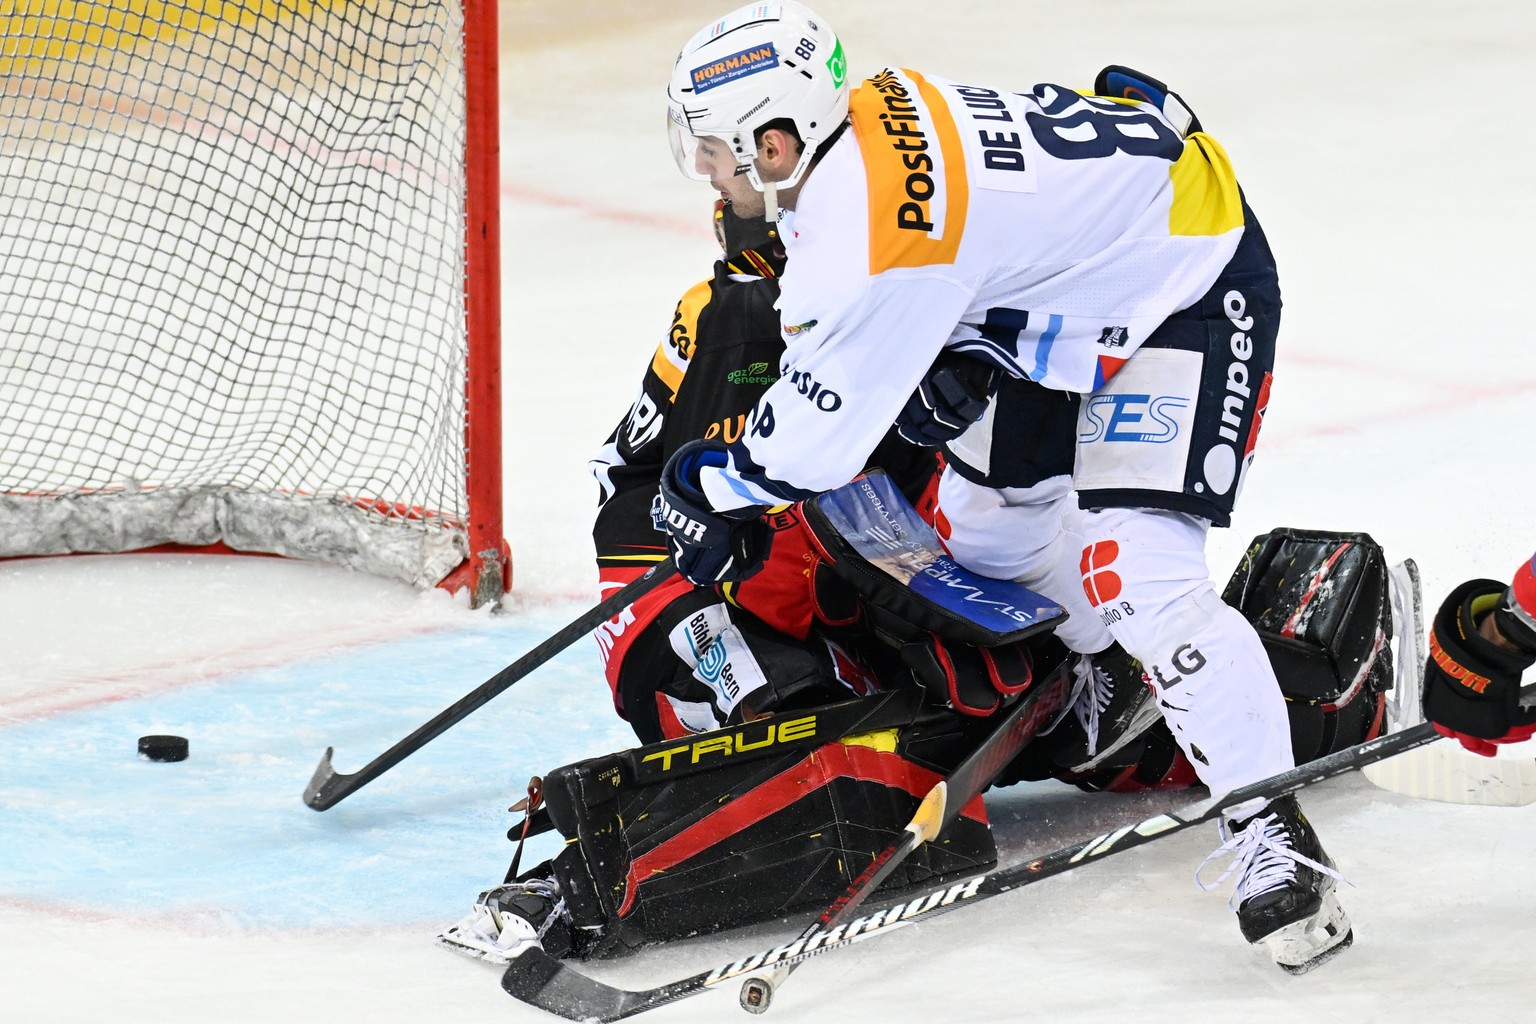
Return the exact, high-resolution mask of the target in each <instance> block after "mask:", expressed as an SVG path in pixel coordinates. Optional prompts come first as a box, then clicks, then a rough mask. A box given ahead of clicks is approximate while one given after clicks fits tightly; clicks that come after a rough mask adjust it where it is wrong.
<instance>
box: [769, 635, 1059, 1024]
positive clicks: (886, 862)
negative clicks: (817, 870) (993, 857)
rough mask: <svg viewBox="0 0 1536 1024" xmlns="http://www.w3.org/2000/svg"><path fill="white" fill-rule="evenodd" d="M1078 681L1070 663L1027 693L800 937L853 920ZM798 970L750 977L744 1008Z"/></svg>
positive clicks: (1048, 719) (1049, 717) (1055, 711)
mask: <svg viewBox="0 0 1536 1024" xmlns="http://www.w3.org/2000/svg"><path fill="white" fill-rule="evenodd" d="M1072 680H1073V676H1072V666H1071V663H1070V662H1066V663H1063V664H1062V665H1061V667H1060V668H1058V669H1057V670H1056V671H1054V672H1052V673H1051V674H1050V676H1049V677H1048V678H1046V679H1045V680H1044V681H1042V682H1041V683H1040V684H1039V685H1038V686H1035V687H1033V688H1032V689H1031V690H1030V691H1029V692H1028V693H1026V694H1025V695H1024V697H1023V698H1022V699H1021V700H1019V702H1018V703H1017V704H1016V705H1014V708H1013V710H1012V711H1010V712H1008V714H1007V716H1006V717H1005V718H1004V719H1003V721H1001V722H999V723H998V724H997V726H996V727H995V728H994V729H993V730H992V731H991V732H990V733H988V734H987V737H986V739H984V740H982V742H981V745H980V746H979V747H977V748H976V749H975V750H973V751H971V753H970V754H969V755H967V757H966V759H965V760H964V761H962V762H960V764H959V765H958V766H957V767H956V768H955V769H954V771H952V772H950V773H949V775H948V776H947V777H946V778H943V779H940V780H939V782H938V784H937V785H935V786H934V787H933V788H932V789H930V790H929V791H928V795H927V796H925V797H923V801H922V803H920V804H919V805H918V808H917V813H916V814H914V815H913V816H912V820H911V821H909V822H908V823H907V827H906V828H905V829H904V830H903V831H902V833H901V835H899V836H897V837H896V839H895V840H893V841H892V842H891V845H889V846H887V847H886V848H885V849H884V850H882V851H880V853H878V854H876V855H875V858H874V860H872V861H870V862H869V866H868V867H867V868H865V869H864V870H863V871H862V872H860V873H859V876H858V877H857V878H855V879H854V880H853V884H851V885H850V886H848V889H847V891H846V892H844V893H843V894H842V895H841V896H839V897H838V898H837V899H835V900H833V901H832V904H831V905H830V906H828V907H827V909H826V910H823V911H822V912H821V914H820V915H819V916H818V917H817V918H816V920H814V921H812V922H811V923H810V925H809V926H808V927H807V928H806V929H805V931H803V932H801V933H800V938H801V939H809V938H811V937H812V936H813V935H815V934H816V933H817V932H821V931H826V930H827V929H829V928H833V927H836V926H837V925H838V924H840V923H841V922H843V921H845V920H847V919H848V917H849V916H850V915H852V914H853V912H854V910H856V909H857V908H858V907H859V906H860V905H861V904H862V903H863V902H864V901H865V900H866V899H868V898H869V896H870V894H872V893H873V892H874V891H875V890H876V889H878V888H880V885H881V883H883V882H884V881H885V880H886V879H887V878H889V877H890V875H891V872H893V871H895V870H896V868H897V867H899V866H900V865H901V863H902V862H903V861H904V860H906V859H907V857H908V856H910V855H911V854H912V852H913V851H914V850H916V849H917V848H918V847H919V846H922V845H923V844H924V843H928V842H932V841H933V840H934V838H936V837H937V836H938V834H939V833H940V832H942V831H944V828H945V826H947V825H948V824H949V823H950V822H952V821H954V820H955V816H956V815H957V814H959V813H960V810H961V808H963V807H964V806H965V805H966V804H968V803H970V802H971V801H972V800H973V799H975V798H976V797H977V796H979V795H981V791H982V790H984V789H986V788H987V784H988V783H990V782H991V781H992V780H993V779H995V778H997V773H998V772H1000V771H1002V770H1003V768H1005V767H1006V766H1007V765H1008V763H1009V762H1010V761H1012V760H1013V759H1014V758H1015V757H1018V756H1019V752H1020V751H1022V750H1023V749H1024V747H1025V745H1026V744H1027V743H1029V741H1030V740H1032V739H1034V738H1035V736H1036V735H1038V734H1039V733H1040V730H1041V729H1043V728H1044V727H1045V726H1047V725H1049V724H1050V723H1052V722H1054V721H1055V719H1056V718H1057V717H1058V715H1059V713H1060V712H1061V711H1062V710H1063V709H1064V708H1065V706H1066V704H1067V701H1068V700H1069V699H1070V698H1071V695H1072ZM798 966H800V965H799V963H798V962H796V963H789V964H782V965H780V966H778V967H774V968H771V969H770V970H769V971H768V972H767V973H766V974H764V975H763V976H761V977H756V978H748V979H747V980H746V981H745V982H743V983H742V986H741V996H740V999H741V1006H742V1009H744V1010H747V1011H749V1012H751V1013H762V1012H764V1011H765V1010H767V1009H768V1004H769V1003H770V1002H772V1000H773V994H774V992H776V991H777V990H778V987H779V986H780V985H782V984H783V983H784V980H785V979H786V978H788V977H789V976H790V974H791V973H793V972H794V970H795V968H796V967H798Z"/></svg>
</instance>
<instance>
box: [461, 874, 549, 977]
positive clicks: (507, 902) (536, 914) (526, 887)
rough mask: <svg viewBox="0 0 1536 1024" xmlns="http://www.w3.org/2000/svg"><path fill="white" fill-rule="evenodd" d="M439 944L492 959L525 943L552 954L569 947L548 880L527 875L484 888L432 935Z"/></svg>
mask: <svg viewBox="0 0 1536 1024" xmlns="http://www.w3.org/2000/svg"><path fill="white" fill-rule="evenodd" d="M437 940H438V941H439V942H441V943H442V944H443V945H445V946H447V947H449V948H450V949H453V950H455V951H456V952H460V953H464V954H465V955H467V956H472V957H475V958H477V959H480V960H488V961H490V962H492V963H498V964H506V963H510V962H511V961H512V959H513V958H514V957H516V956H517V955H518V954H520V953H522V952H523V950H525V949H528V948H529V947H531V946H538V947H539V948H541V949H543V950H544V952H546V953H548V954H549V955H550V956H552V957H556V958H559V957H563V956H568V955H569V954H570V953H571V952H572V951H573V950H572V933H571V923H570V918H569V916H568V915H567V914H566V910H565V900H564V899H562V898H561V896H560V887H559V886H558V885H556V884H555V882H554V880H553V879H545V878H529V879H524V880H523V881H520V882H511V883H508V884H506V885H498V886H496V887H495V888H493V889H487V890H486V891H485V892H482V893H481V894H480V895H479V896H478V897H476V898H475V906H474V909H472V910H471V911H470V912H469V915H468V916H467V917H465V918H464V920H462V921H460V922H459V923H458V924H455V925H453V926H451V927H449V928H446V929H444V930H443V931H442V933H441V934H439V935H438V937H437Z"/></svg>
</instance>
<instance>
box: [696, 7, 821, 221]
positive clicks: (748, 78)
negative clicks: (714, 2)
mask: <svg viewBox="0 0 1536 1024" xmlns="http://www.w3.org/2000/svg"><path fill="white" fill-rule="evenodd" d="M667 114H668V120H669V122H670V123H669V129H670V131H671V135H672V155H673V156H674V157H676V158H677V166H678V167H679V168H680V169H681V170H682V172H683V173H684V174H686V175H687V176H688V177H690V178H693V179H695V180H697V181H708V180H709V175H708V174H707V173H705V172H701V171H700V170H699V169H698V167H697V166H696V164H695V158H696V153H697V150H698V144H699V139H701V138H705V137H713V138H716V139H719V140H721V142H723V143H724V145H725V146H726V147H727V148H728V150H729V151H730V152H731V153H732V154H733V155H734V156H735V159H736V173H737V174H745V175H746V176H747V178H748V180H749V181H751V182H752V186H753V187H754V188H756V189H757V190H758V191H760V192H765V193H769V194H770V195H771V194H772V193H773V192H774V191H776V188H775V183H769V187H767V188H765V187H764V182H763V180H762V178H761V177H760V176H759V175H758V172H757V167H756V165H755V163H754V161H755V160H756V158H757V141H756V138H755V132H756V131H757V130H758V129H760V128H762V127H763V126H764V125H766V124H768V123H769V122H771V121H778V120H781V119H783V120H788V121H790V122H791V123H792V124H794V126H795V131H796V132H797V133H798V134H799V136H800V142H801V143H802V145H803V146H804V148H803V149H802V150H801V153H800V161H799V163H797V164H796V165H795V168H794V171H793V172H792V173H791V174H790V176H789V177H788V178H787V179H785V180H783V181H780V182H777V183H776V184H777V187H783V188H789V187H790V186H793V185H795V184H796V183H798V182H799V181H800V178H801V177H802V176H803V175H804V174H805V169H806V168H807V167H809V166H810V163H811V158H812V156H814V155H815V153H816V148H817V147H818V146H819V145H821V143H823V142H825V141H826V139H827V137H828V136H829V135H831V134H832V133H833V132H834V131H836V130H837V129H838V127H839V126H840V125H841V124H842V123H843V120H844V119H845V118H846V117H847V116H848V62H847V60H846V58H845V57H844V56H843V44H842V42H841V41H840V40H839V39H838V38H837V34H836V33H834V32H833V31H832V29H831V27H830V26H829V25H828V24H827V23H826V22H825V21H824V20H822V19H821V18H820V17H818V16H817V15H816V14H814V13H813V12H812V11H811V10H809V9H808V8H806V7H804V6H802V5H801V4H798V3H794V2H793V0H782V2H780V3H766V4H749V5H748V6H746V7H742V8H739V9H738V10H735V11H732V12H731V13H730V14H727V15H726V16H725V17H724V18H721V19H720V20H719V21H716V22H712V23H711V24H710V25H708V26H706V27H705V28H704V29H702V30H701V31H699V32H698V33H697V34H696V35H695V36H694V37H693V38H692V39H690V40H688V42H687V44H686V45H684V47H683V50H682V53H680V54H679V55H678V58H677V64H676V65H675V66H674V67H673V69H672V82H671V84H670V85H669V86H668V87H667ZM769 206H770V210H769V216H770V218H771V217H772V215H773V209H772V208H773V204H772V203H770V204H769Z"/></svg>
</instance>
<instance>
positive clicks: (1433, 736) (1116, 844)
mask: <svg viewBox="0 0 1536 1024" xmlns="http://www.w3.org/2000/svg"><path fill="white" fill-rule="evenodd" d="M1520 695H1521V697H1522V698H1523V699H1524V700H1525V701H1532V700H1536V683H1533V684H1531V685H1529V686H1526V687H1525V688H1523V689H1522V690H1521V691H1520ZM1439 738H1440V734H1439V733H1438V732H1436V731H1435V728H1434V726H1432V725H1430V724H1429V723H1421V724H1419V725H1415V726H1413V727H1411V728H1408V729H1404V730H1403V731H1401V732H1395V733H1390V734H1388V735H1385V736H1378V737H1377V738H1376V739H1373V740H1367V741H1365V742H1364V743H1360V744H1357V745H1355V746H1353V747H1347V748H1345V749H1344V750H1340V751H1336V752H1335V753H1332V754H1329V755H1327V756H1325V757H1321V758H1318V759H1317V760H1316V761H1310V762H1308V763H1306V764H1304V765H1298V766H1296V767H1295V768H1292V769H1290V770H1288V771H1284V772H1280V773H1279V774H1277V775H1271V776H1270V777H1269V778H1267V779H1260V780H1259V781H1258V782H1255V783H1251V784H1250V785H1247V786H1242V787H1240V788H1238V789H1234V790H1232V791H1231V792H1229V793H1227V794H1226V795H1224V796H1221V797H1217V798H1213V799H1209V800H1203V801H1200V802H1199V803H1195V804H1191V805H1190V806H1188V807H1185V808H1183V809H1180V810H1175V811H1169V812H1167V813H1164V814H1158V815H1154V816H1153V817H1150V818H1146V819H1143V820H1142V821H1139V822H1137V823H1136V824H1134V825H1127V826H1125V827H1123V828H1118V829H1115V830H1114V831H1112V832H1106V833H1104V834H1103V835H1100V836H1095V837H1094V838H1092V839H1089V840H1087V841H1086V842H1082V843H1077V844H1075V845H1073V846H1068V847H1064V848H1062V849H1060V850H1057V851H1055V852H1053V853H1048V854H1046V855H1044V856H1042V857H1037V858H1035V859H1032V860H1028V861H1024V862H1021V863H1018V864H1013V865H1010V866H1008V867H1005V868H999V869H997V870H995V871H992V872H989V873H987V874H985V875H978V876H976V877H973V878H969V879H966V880H963V881H960V882H955V883H953V884H950V885H944V886H940V887H937V888H933V889H929V890H926V891H925V892H922V893H919V894H917V895H916V896H913V897H911V898H910V899H908V900H906V901H905V902H902V903H898V904H896V905H895V906H891V907H887V908H885V909H883V910H877V911H874V912H873V913H869V914H865V915H864V916H862V917H859V918H856V919H854V920H852V921H847V922H846V923H843V924H838V925H836V926H834V927H832V928H829V929H827V930H825V931H818V932H816V933H815V934H814V935H811V936H809V937H806V936H803V935H802V936H801V937H799V938H796V939H794V940H793V941H791V942H787V943H785V944H783V945H780V946H775V947H773V948H772V949H765V950H763V951H761V952H758V953H754V954H752V955H751V956H748V957H744V958H742V959H740V960H735V961H732V962H731V963H728V964H721V965H720V966H719V967H716V968H714V969H713V970H709V971H703V972H700V973H698V974H694V975H691V976H689V977H687V978H682V979H680V980H678V981H673V982H668V983H666V984H663V985H658V986H656V987H655V988H649V989H639V990H631V989H624V988H619V987H617V986H614V985H608V984H606V983H604V982H601V981H598V980H597V979H595V978H592V977H589V976H587V975H585V974H582V973H581V972H580V971H578V970H576V969H575V968H573V967H569V966H567V965H566V964H564V963H562V962H561V961H559V960H556V959H554V958H553V957H551V956H549V955H548V954H547V953H545V952H544V951H543V950H542V949H539V948H538V947H536V946H535V947H531V948H529V949H527V950H525V951H524V952H523V953H521V954H519V955H518V956H517V958H516V959H514V960H513V961H512V962H511V963H510V964H508V965H507V969H506V972H505V973H504V974H503V975H502V978H501V987H502V988H503V989H504V990H506V992H507V993H508V994H509V995H511V996H513V997H514V998H516V999H518V1000H521V1001H522V1002H525V1003H528V1004H530V1005H533V1006H537V1007H539V1008H540V1009H543V1010H547V1011H549V1012H550V1013H553V1014H556V1015H558V1016H561V1017H565V1018H566V1019H568V1020H597V1021H605V1022H606V1021H615V1020H622V1019H624V1018H626V1017H632V1016H634V1015H635V1014H638V1013H644V1012H645V1011H647V1010H653V1009H655V1008H656V1007H658V1006H665V1005H666V1004H668V1003H672V1002H676V1001H677V1000H679V999H685V998H687V997H689V996H694V995H698V994H699V993H700V992H703V991H704V990H705V989H708V988H713V987H715V986H716V985H719V984H721V983H723V982H727V981H731V980H733V979H737V978H745V977H748V976H751V975H760V974H762V973H763V972H764V971H765V970H768V969H771V968H775V967H778V966H781V965H785V966H787V965H789V964H794V963H800V962H801V961H804V960H809V959H810V958H811V957H813V956H820V955H821V954H823V953H827V952H831V951H833V950H837V949H842V948H844V947H846V946H849V945H851V944H853V943H855V942H863V941H865V940H868V939H871V938H875V937H877V936H881V935H887V934H889V933H891V932H893V931H896V930H897V929H900V928H903V927H905V926H907V925H908V924H911V923H912V922H913V921H915V920H918V919H920V918H925V917H928V916H930V915H934V914H940V913H944V912H945V911H948V910H952V909H954V908H955V907H959V906H965V905H968V904H973V903H978V902H980V901H981V900H985V899H989V898H991V897H993V896H1001V895H1002V894H1003V893H1006V892H1012V891H1013V890H1015V889H1019V888H1022V887H1024V886H1026V885H1030V884H1032V883H1034V882H1038V881H1041V880H1042V879H1046V878H1050V877H1051V876H1052V875H1059V874H1063V873H1065V872H1067V871H1072V870H1074V869H1076V868H1078V867H1081V866H1082V865H1083V864H1085V863H1087V862H1089V861H1092V860H1098V859H1100V858H1102V857H1107V856H1109V855H1110V854H1114V853H1120V852H1122V851H1124V850H1129V849H1132V848H1134V847H1137V846H1141V845H1143V844H1145V843H1150V842H1152V841H1153V840H1155V839H1160V838H1162V837H1164V836H1169V835H1173V834H1174V833H1176V832H1182V831H1183V830H1184V829H1187V828H1190V827H1192V826H1194V825H1199V824H1201V823H1203V822H1208V821H1213V820H1215V819H1216V818H1218V817H1220V816H1221V815H1223V814H1225V813H1227V812H1229V811H1232V810H1235V809H1237V808H1239V807H1241V806H1242V805H1244V804H1247V803H1249V802H1250V801H1262V802H1264V803H1268V802H1269V801H1271V800H1274V799H1277V798H1279V797H1282V796H1285V795H1286V794H1288V793H1294V792H1296V791H1297V790H1300V789H1304V788H1305V787H1307V786H1310V785H1313V784H1314V783H1317V782H1322V781H1323V780H1325V779H1331V778H1333V777H1334V776H1336V775H1343V774H1344V773H1346V772H1351V771H1355V770H1357V769H1359V768H1363V767H1364V766H1366V765H1368V764H1374V763H1376V762H1377V761H1381V760H1384V759H1386V758H1389V757H1392V756H1393V755H1395V754H1400V753H1402V752H1404V751H1406V750H1413V749H1414V748H1416V747H1422V746H1423V745H1424V744H1426V743H1431V742H1433V741H1435V740H1437V739H1439Z"/></svg>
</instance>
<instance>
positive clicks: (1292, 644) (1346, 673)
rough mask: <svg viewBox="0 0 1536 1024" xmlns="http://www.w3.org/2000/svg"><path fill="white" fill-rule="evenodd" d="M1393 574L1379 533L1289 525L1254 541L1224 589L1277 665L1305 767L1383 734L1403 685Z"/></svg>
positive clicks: (1295, 749)
mask: <svg viewBox="0 0 1536 1024" xmlns="http://www.w3.org/2000/svg"><path fill="white" fill-rule="evenodd" d="M1389 578H1390V570H1389V567H1388V565H1387V560H1386V555H1385V554H1384V552H1383V551H1382V549H1381V545H1379V544H1377V543H1376V542H1375V541H1374V540H1373V539H1371V537H1370V535H1369V534H1364V533H1337V532H1330V531H1322V530H1295V529H1280V530H1273V531H1271V532H1269V533H1266V534H1263V535H1262V536H1259V537H1256V538H1254V540H1253V542H1252V543H1251V544H1249V546H1248V550H1247V552H1246V553H1245V554H1244V556H1243V558H1242V561H1241V562H1239V564H1238V567H1237V571H1236V572H1235V573H1233V575H1232V579H1231V580H1230V581H1229V582H1228V583H1227V586H1226V589H1225V590H1224V591H1223V593H1222V599H1223V600H1224V601H1226V602H1227V603H1228V604H1230V605H1231V606H1233V607H1234V608H1236V609H1237V610H1238V611H1240V612H1241V613H1242V614H1243V616H1244V617H1245V618H1247V619H1248V620H1249V621H1250V622H1252V623H1253V627H1254V629H1255V630H1256V631H1257V632H1258V634H1259V638H1260V640H1262V641H1263V644H1264V649H1265V652H1266V653H1267V654H1268V656H1269V660H1270V663H1271V664H1272V665H1273V666H1274V669H1275V675H1276V677H1277V678H1278V679H1279V681H1280V689H1281V691H1282V692H1283V693H1284V694H1285V701H1286V708H1287V712H1288V715H1289V719H1290V724H1291V739H1292V747H1293V752H1294V754H1295V757H1296V763H1297V764H1303V763H1305V762H1307V761H1311V760H1314V759H1315V758H1318V757H1322V756H1323V755H1325V754H1330V753H1333V752H1334V751H1336V750H1342V749H1344V748H1345V747H1348V746H1353V745H1354V744H1356V743H1360V742H1362V741H1364V740H1367V739H1370V738H1372V737H1374V736H1376V735H1378V734H1379V733H1380V732H1381V728H1382V720H1383V715H1384V710H1385V706H1386V695H1387V692H1388V691H1389V690H1390V689H1391V688H1392V685H1393V679H1394V672H1393V663H1392V659H1393V649H1392V601H1391V595H1390V591H1389V586H1388V580H1389Z"/></svg>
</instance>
